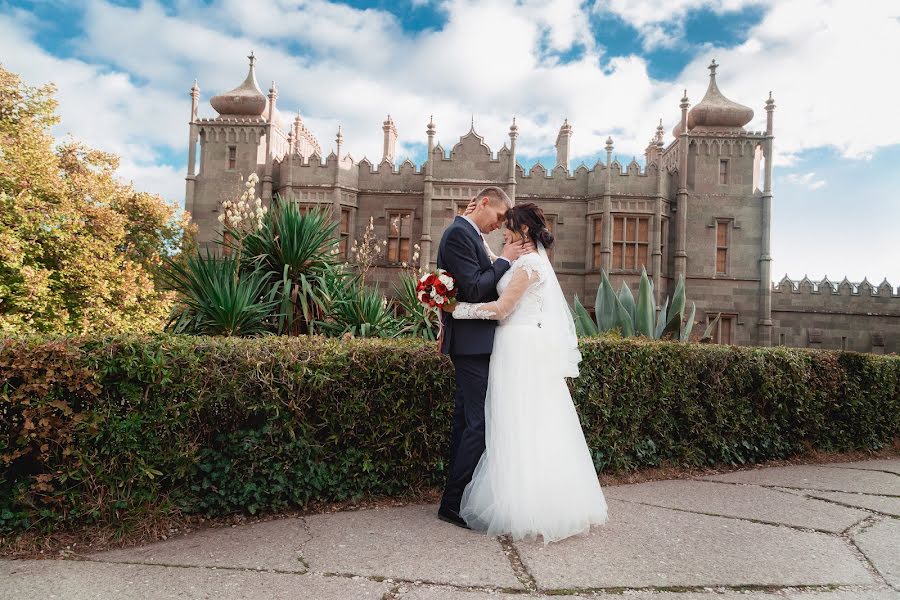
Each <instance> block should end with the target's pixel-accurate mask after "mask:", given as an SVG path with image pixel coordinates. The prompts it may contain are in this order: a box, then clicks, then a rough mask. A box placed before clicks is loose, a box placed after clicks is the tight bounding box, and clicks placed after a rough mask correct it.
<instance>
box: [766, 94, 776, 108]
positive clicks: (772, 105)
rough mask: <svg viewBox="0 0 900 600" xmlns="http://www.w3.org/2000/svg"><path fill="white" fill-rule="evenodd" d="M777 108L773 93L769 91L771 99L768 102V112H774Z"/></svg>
mask: <svg viewBox="0 0 900 600" xmlns="http://www.w3.org/2000/svg"><path fill="white" fill-rule="evenodd" d="M773 108H775V99H774V98H772V91H771V90H769V98H768V100H766V110H772V109H773Z"/></svg>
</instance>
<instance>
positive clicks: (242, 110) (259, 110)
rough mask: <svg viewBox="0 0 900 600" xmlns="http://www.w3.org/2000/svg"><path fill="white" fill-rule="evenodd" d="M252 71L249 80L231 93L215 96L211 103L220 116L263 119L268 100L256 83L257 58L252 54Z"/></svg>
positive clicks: (248, 76) (248, 74)
mask: <svg viewBox="0 0 900 600" xmlns="http://www.w3.org/2000/svg"><path fill="white" fill-rule="evenodd" d="M247 58H249V59H250V71H249V72H248V73H247V78H246V79H244V82H243V83H242V84H241V85H239V86H238V87H236V88H234V89H233V90H231V91H230V92H225V93H224V94H219V95H218V96H213V97H212V100H210V101H209V103H210V104H212V107H213V108H214V109H216V112H217V113H219V114H220V115H229V116H232V115H234V116H242V117H261V116H263V115H264V113H265V111H266V109H267V108H268V99H267V98H266V96H265V95H264V94H263V93H262V90H260V89H259V84H258V83H257V82H256V56H254V54H253V53H252V52H251V53H250V56H248V57H247Z"/></svg>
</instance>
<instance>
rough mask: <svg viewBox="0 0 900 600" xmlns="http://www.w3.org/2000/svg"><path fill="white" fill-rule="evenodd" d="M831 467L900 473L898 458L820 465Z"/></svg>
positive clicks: (899, 459) (899, 460)
mask: <svg viewBox="0 0 900 600" xmlns="http://www.w3.org/2000/svg"><path fill="white" fill-rule="evenodd" d="M822 466H823V467H829V468H832V469H863V470H867V471H889V472H891V473H895V474H897V475H900V458H878V459H875V460H864V461H860V462H846V463H829V464H827V465H822Z"/></svg>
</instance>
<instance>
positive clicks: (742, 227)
mask: <svg viewBox="0 0 900 600" xmlns="http://www.w3.org/2000/svg"><path fill="white" fill-rule="evenodd" d="M718 67H719V65H718V64H717V63H716V61H715V60H713V61H712V62H711V63H710V65H709V84H708V86H707V89H706V93H705V95H704V96H703V99H702V100H701V101H700V102H699V103H697V104H696V105H694V107H693V108H691V109H690V111H687V107H688V103H687V97H686V95H685V98H683V99H682V103H681V109H682V120H681V123H679V124H678V125H676V127H675V129H674V131H673V132H672V133H673V134H674V135H675V137H676V140H677V142H676V143H677V153H678V154H677V155H678V159H679V160H678V171H679V173H678V176H679V177H678V193H677V203H676V211H677V212H676V219H677V226H676V240H675V241H676V253H675V275H676V277H678V276H679V275H682V274H683V275H684V277H685V283H686V286H687V289H688V290H689V291H690V293H691V294H692V295H695V296H698V297H700V298H704V300H702V301H699V302H698V303H697V310H698V315H699V317H700V320H701V325H702V324H703V323H702V322H703V321H704V320H709V321H711V320H713V318H714V317H715V316H716V315H717V314H719V313H721V314H722V319H721V321H720V323H721V325H720V333H721V338H720V339H721V340H722V341H725V342H726V343H729V342H731V341H737V340H740V341H741V343H753V344H763V345H764V344H766V343H767V336H766V334H765V332H764V329H765V330H766V331H767V330H768V328H769V325H766V321H767V320H768V319H767V317H766V316H765V315H764V314H763V313H764V312H765V306H766V304H767V301H766V298H765V297H766V296H767V295H768V294H769V293H770V282H769V279H768V277H769V273H768V270H767V268H766V265H765V262H767V261H768V258H766V259H764V260H761V258H760V257H762V256H766V257H767V256H768V250H767V249H766V245H767V243H768V242H767V239H768V235H769V232H768V229H769V227H770V223H769V222H768V219H767V218H766V217H765V209H764V205H765V202H764V200H763V198H762V197H761V195H760V193H759V192H757V191H756V190H754V185H753V179H754V178H753V177H752V173H753V170H754V168H755V167H754V165H755V163H756V158H755V157H756V147H757V146H759V145H763V146H765V145H766V135H765V134H764V133H762V132H753V131H747V130H746V129H744V126H745V125H747V124H748V123H749V122H750V121H751V120H752V119H753V109H751V108H749V107H747V106H744V105H742V104H739V103H737V102H734V101H732V100H729V99H728V98H726V97H725V95H724V94H723V93H722V92H721V90H720V89H719V86H718V83H717V81H716V77H717V70H718ZM726 290H727V292H726ZM726 293H727V294H728V296H729V297H730V298H731V300H730V301H729V302H727V303H726V302H722V301H721V300H718V299H717V297H722V295H724V294H726ZM769 322H770V321H769Z"/></svg>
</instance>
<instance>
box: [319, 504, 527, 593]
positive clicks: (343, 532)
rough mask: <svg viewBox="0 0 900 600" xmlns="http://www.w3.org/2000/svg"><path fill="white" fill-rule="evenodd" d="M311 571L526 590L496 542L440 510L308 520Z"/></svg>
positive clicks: (383, 511)
mask: <svg viewBox="0 0 900 600" xmlns="http://www.w3.org/2000/svg"><path fill="white" fill-rule="evenodd" d="M307 523H308V524H309V531H310V533H311V534H312V539H311V540H310V541H309V542H308V543H307V544H305V545H304V547H303V555H304V557H305V558H306V560H307V561H308V562H309V568H310V570H311V571H314V572H318V573H352V574H354V575H370V576H372V575H374V576H381V577H392V578H398V579H405V580H409V581H427V582H434V583H447V584H453V585H485V586H495V587H501V588H522V587H523V586H522V585H521V584H520V583H519V580H518V579H517V578H516V575H515V573H514V572H513V570H512V566H511V564H510V562H509V559H508V558H507V556H506V555H505V554H504V553H503V549H502V547H501V546H500V543H499V542H498V540H497V538H494V537H488V536H486V535H481V534H479V533H475V532H473V531H469V530H467V529H462V528H460V527H457V526H455V525H451V524H449V523H445V522H443V521H440V520H438V518H437V506H436V505H425V506H405V507H400V508H375V509H370V510H360V511H354V512H342V513H334V514H327V515H314V516H311V517H307Z"/></svg>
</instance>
